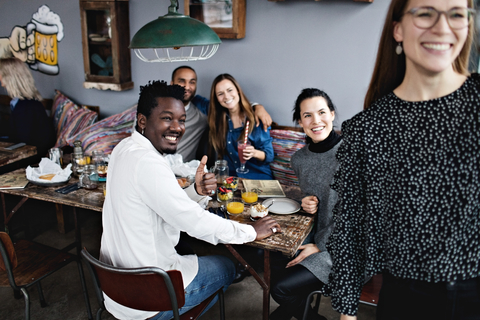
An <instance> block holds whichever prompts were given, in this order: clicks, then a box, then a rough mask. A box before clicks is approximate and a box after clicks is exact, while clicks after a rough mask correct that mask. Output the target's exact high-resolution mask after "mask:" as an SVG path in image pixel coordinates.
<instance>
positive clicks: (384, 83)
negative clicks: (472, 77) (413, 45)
mask: <svg viewBox="0 0 480 320" xmlns="http://www.w3.org/2000/svg"><path fill="white" fill-rule="evenodd" d="M408 1H409V0H392V2H391V3H390V7H389V9H388V13H387V17H386V19H385V24H384V26H383V31H382V36H381V37H380V44H379V46H378V53H377V60H376V61H375V68H374V70H373V75H372V79H371V81H370V85H369V87H368V90H367V94H366V96H365V101H364V105H363V109H367V108H368V107H369V106H370V105H371V104H372V103H373V102H375V101H376V100H378V99H380V98H381V97H383V96H385V95H386V94H388V93H390V92H391V91H393V90H394V89H395V88H397V87H398V86H399V85H400V84H401V83H402V81H403V78H404V77H405V70H406V62H405V54H403V53H402V54H401V55H397V54H396V53H395V48H396V47H397V42H396V41H395V39H394V38H393V28H394V22H400V21H401V20H402V17H403V15H404V11H405V8H406V7H407V4H408ZM467 2H468V7H469V8H473V7H474V6H473V0H467ZM474 20H475V19H471V20H470V23H469V25H468V36H467V39H466V41H465V44H464V46H463V48H462V51H460V54H459V55H458V57H457V58H456V59H455V61H454V62H453V70H455V71H456V72H458V73H460V74H463V75H469V72H468V59H469V57H470V47H471V46H472V41H473V37H474V35H475V28H474V24H473V21H474Z"/></svg>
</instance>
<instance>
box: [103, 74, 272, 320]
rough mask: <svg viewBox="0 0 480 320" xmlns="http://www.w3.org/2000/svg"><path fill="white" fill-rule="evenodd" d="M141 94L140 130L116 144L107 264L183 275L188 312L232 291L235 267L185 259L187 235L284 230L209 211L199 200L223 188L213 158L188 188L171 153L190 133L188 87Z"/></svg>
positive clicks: (234, 236)
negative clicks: (180, 248) (181, 246)
mask: <svg viewBox="0 0 480 320" xmlns="http://www.w3.org/2000/svg"><path fill="white" fill-rule="evenodd" d="M140 91H141V92H140V98H139V101H138V109H137V129H136V130H135V131H134V133H133V134H132V136H131V137H129V138H126V139H124V140H122V141H121V142H120V143H119V144H118V145H117V146H116V147H115V149H114V150H113V152H112V155H111V159H110V163H109V168H108V170H109V171H108V178H107V195H106V198H105V203H104V206H103V235H102V241H101V249H100V260H101V261H103V262H105V263H108V264H111V265H114V266H118V267H127V268H134V267H144V266H156V267H160V268H162V269H164V270H179V271H181V272H182V277H183V283H184V286H185V300H186V302H185V306H184V307H182V308H181V309H180V313H181V314H182V313H184V312H186V311H188V310H189V309H191V308H193V307H194V306H196V305H198V304H199V303H200V302H201V301H203V300H205V299H206V298H207V297H208V296H210V295H212V294H213V293H214V292H216V291H217V290H218V289H219V288H221V287H224V288H225V289H226V287H228V285H230V284H231V283H232V281H233V279H234V276H235V266H234V264H233V262H232V261H231V260H230V259H228V258H226V257H223V256H203V257H197V256H195V255H183V256H182V255H179V254H178V253H177V252H176V251H175V245H176V244H177V243H178V240H179V236H180V232H181V231H185V232H187V233H188V234H189V235H190V236H192V237H195V238H198V239H201V240H204V241H207V242H209V243H212V244H217V243H236V244H241V243H245V242H250V241H253V240H255V239H263V238H266V237H268V236H270V235H271V234H272V233H273V232H277V231H280V226H279V224H278V223H277V222H275V221H274V220H273V219H271V218H268V219H267V218H263V219H260V220H259V221H257V222H255V223H254V224H253V225H244V224H239V223H236V222H234V221H231V220H226V219H222V218H220V217H218V216H216V215H214V214H211V213H210V212H209V211H206V210H203V209H202V208H201V207H200V205H199V204H198V203H197V202H198V201H200V200H202V199H204V196H205V195H207V194H209V193H210V191H211V190H213V189H214V188H215V187H216V180H215V176H214V175H213V174H211V173H205V172H204V167H205V163H206V161H207V159H206V157H204V158H203V159H202V161H201V164H200V166H199V168H198V169H197V173H196V176H195V184H192V185H191V186H190V187H189V188H187V189H185V190H183V189H181V188H180V186H179V185H178V183H177V180H176V178H175V175H174V173H173V171H172V170H171V169H170V167H169V165H168V163H167V161H166V160H165V159H164V155H165V154H171V153H175V151H176V148H177V145H178V141H179V140H180V138H181V137H182V135H183V133H184V131H185V118H186V114H185V108H184V106H183V103H182V98H183V95H184V89H183V88H182V87H180V86H177V85H173V86H168V85H167V84H166V83H165V82H160V81H154V82H152V83H149V84H148V85H146V86H144V87H141V90H140ZM104 296H105V306H106V308H107V310H108V311H109V312H110V313H111V314H113V315H114V316H115V317H116V318H119V319H147V318H151V319H170V318H171V317H172V312H171V311H166V312H160V313H157V312H148V311H141V310H135V309H130V308H127V307H125V306H122V305H120V304H118V303H116V302H114V301H113V300H111V299H110V298H109V297H108V296H106V295H104ZM211 305H212V304H211Z"/></svg>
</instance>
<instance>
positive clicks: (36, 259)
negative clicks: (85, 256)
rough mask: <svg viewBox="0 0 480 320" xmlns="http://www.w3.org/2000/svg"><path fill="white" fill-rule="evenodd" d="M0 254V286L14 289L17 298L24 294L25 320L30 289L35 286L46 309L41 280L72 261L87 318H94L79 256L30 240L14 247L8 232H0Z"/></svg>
mask: <svg viewBox="0 0 480 320" xmlns="http://www.w3.org/2000/svg"><path fill="white" fill-rule="evenodd" d="M0 253H1V259H0V287H12V288H13V291H14V295H15V298H17V299H19V298H21V296H22V295H23V297H24V299H25V319H27V320H28V319H30V296H29V295H28V291H27V289H28V288H29V287H31V286H33V285H36V286H37V289H38V294H39V297H40V305H41V306H42V308H43V307H45V306H46V305H47V303H46V302H45V297H44V296H43V290H42V286H41V284H40V281H41V280H42V279H44V278H45V277H47V276H49V275H51V274H52V273H54V272H55V271H58V270H60V269H61V268H63V267H65V266H66V265H68V264H69V263H70V262H73V261H76V262H77V265H78V272H79V274H80V280H81V283H82V288H83V294H84V298H85V304H86V307H87V314H88V318H89V319H92V313H91V310H90V301H89V300H88V293H87V286H86V284H85V278H84V276H83V267H82V262H81V260H80V257H77V256H75V255H73V254H70V253H68V252H64V251H61V250H58V249H55V248H52V247H48V246H45V245H42V244H38V243H35V242H31V241H27V240H19V241H17V242H16V243H15V244H13V243H12V240H11V239H10V236H9V235H8V234H7V233H5V232H0Z"/></svg>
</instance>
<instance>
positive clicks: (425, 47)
mask: <svg viewBox="0 0 480 320" xmlns="http://www.w3.org/2000/svg"><path fill="white" fill-rule="evenodd" d="M418 7H432V8H435V9H436V10H438V11H448V10H450V9H452V8H459V7H461V8H466V7H467V0H443V1H438V0H410V1H409V3H408V5H407V7H406V8H405V12H408V11H409V10H410V9H412V8H418ZM467 35H468V27H465V28H463V29H458V30H453V29H452V28H450V26H449V24H448V21H447V18H446V15H444V14H442V15H441V16H440V19H439V20H438V22H437V23H436V24H435V25H434V26H433V27H431V28H430V29H421V28H418V27H416V26H415V25H414V23H413V16H412V15H411V14H405V15H404V16H403V17H402V20H401V21H400V22H397V23H395V26H394V34H393V36H394V38H395V41H397V42H402V46H403V51H404V53H405V56H406V65H407V70H416V71H417V72H419V73H422V74H438V73H441V72H444V71H451V70H453V67H452V64H453V62H454V61H455V59H456V58H457V56H458V55H459V54H460V51H461V50H462V48H463V46H464V44H465V41H466V39H467Z"/></svg>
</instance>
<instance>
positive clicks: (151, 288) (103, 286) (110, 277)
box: [81, 248, 225, 320]
mask: <svg viewBox="0 0 480 320" xmlns="http://www.w3.org/2000/svg"><path fill="white" fill-rule="evenodd" d="M81 255H82V257H83V259H84V260H85V262H87V265H88V267H89V270H90V272H91V275H92V279H93V282H94V285H95V293H96V295H97V299H98V303H99V305H100V308H99V309H98V311H97V317H96V319H97V320H100V319H101V317H102V312H103V311H104V310H106V309H105V304H104V298H103V293H102V291H103V292H104V293H105V294H106V295H107V296H108V297H110V298H111V299H112V300H114V301H115V302H117V303H119V304H121V305H123V306H126V307H129V308H133V309H137V310H145V311H169V310H172V311H173V316H174V319H175V320H184V319H189V320H190V319H192V320H193V319H197V318H198V317H199V316H200V315H201V314H202V312H203V311H204V310H205V308H206V307H207V306H208V304H209V303H210V302H211V301H212V300H213V299H214V298H215V296H216V295H217V294H218V297H219V304H220V319H222V320H224V319H225V306H224V299H223V288H220V289H219V290H218V291H217V292H215V293H214V294H213V295H211V296H210V297H208V299H206V300H205V301H203V302H202V303H200V304H199V305H198V306H196V307H195V308H193V309H191V310H189V311H188V312H186V313H184V314H182V315H179V312H178V308H181V307H182V306H183V305H185V291H184V288H183V280H182V274H181V272H180V271H178V270H170V271H165V270H163V269H160V268H157V267H143V268H119V267H114V266H111V265H108V264H106V263H103V262H101V261H99V260H97V259H95V258H94V257H93V256H92V255H91V254H90V253H89V252H88V251H87V249H85V248H83V249H82V252H81ZM145 292H148V294H145Z"/></svg>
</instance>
